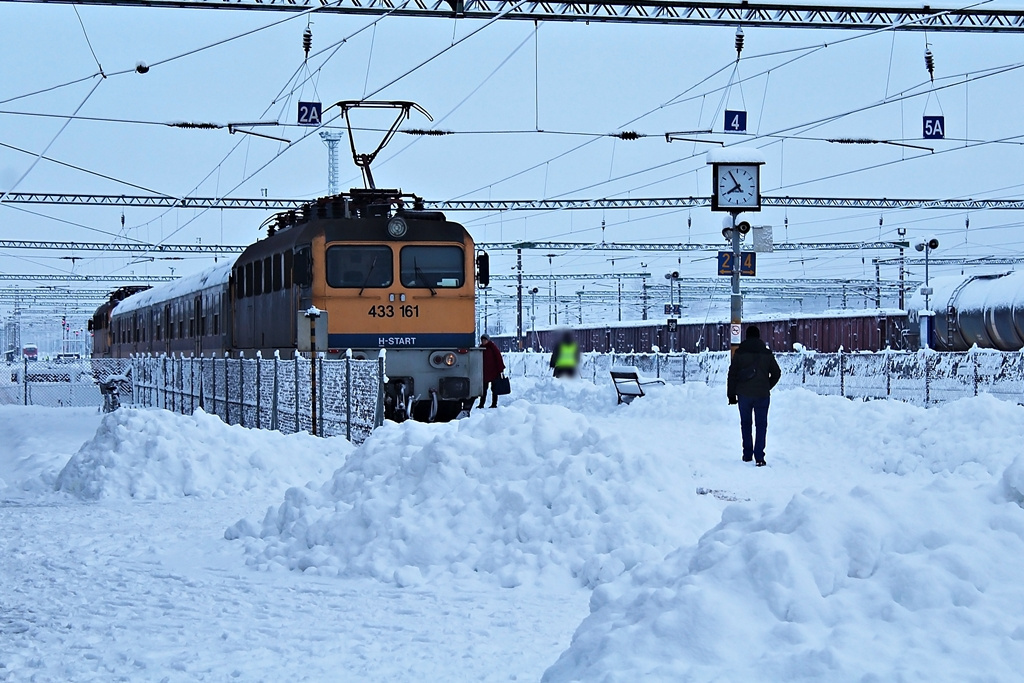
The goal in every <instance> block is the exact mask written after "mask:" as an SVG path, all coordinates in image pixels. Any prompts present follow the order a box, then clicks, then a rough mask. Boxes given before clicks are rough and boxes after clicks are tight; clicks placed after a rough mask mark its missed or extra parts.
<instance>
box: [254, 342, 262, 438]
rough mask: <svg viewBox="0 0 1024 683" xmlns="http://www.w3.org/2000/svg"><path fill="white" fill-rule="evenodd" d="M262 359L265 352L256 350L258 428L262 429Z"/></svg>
mask: <svg viewBox="0 0 1024 683" xmlns="http://www.w3.org/2000/svg"><path fill="white" fill-rule="evenodd" d="M262 361H263V354H262V353H261V352H259V351H257V352H256V429H262V428H263V419H262V416H261V415H260V408H261V407H262V405H261V403H262V401H260V393H261V392H260V389H261V387H262V385H261V384H260V379H262V378H261V375H262V373H261V372H260V366H261V365H263V363H262Z"/></svg>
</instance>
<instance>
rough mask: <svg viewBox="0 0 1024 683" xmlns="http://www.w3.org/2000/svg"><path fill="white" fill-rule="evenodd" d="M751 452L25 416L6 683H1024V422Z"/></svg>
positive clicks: (667, 437)
mask: <svg viewBox="0 0 1024 683" xmlns="http://www.w3.org/2000/svg"><path fill="white" fill-rule="evenodd" d="M62 417H63V419H62ZM44 423H45V424H46V427H45V429H44V428H42V427H36V428H32V427H29V426H26V425H31V424H37V425H38V424H44ZM737 423H738V420H737V415H736V409H735V408H734V407H731V406H728V405H727V404H726V400H725V396H724V392H723V391H722V390H721V388H708V387H706V386H704V385H699V384H690V385H685V386H668V387H653V388H651V391H650V394H649V395H648V396H646V397H643V398H641V399H637V400H636V401H634V402H633V404H632V405H628V406H625V405H624V406H617V405H616V404H615V394H614V390H613V389H612V387H611V386H610V384H602V385H600V386H595V385H593V384H590V383H587V382H583V381H576V382H567V381H554V380H551V379H547V378H545V379H524V378H517V379H515V380H514V381H513V395H512V396H511V397H509V398H507V399H502V407H500V408H498V409H497V410H474V411H473V414H472V416H470V417H469V418H468V419H466V420H462V421H459V422H455V423H452V424H447V425H422V424H414V423H406V424H402V425H394V424H389V425H386V426H385V427H384V428H382V429H380V430H378V431H377V432H375V433H374V434H373V435H372V437H371V438H370V439H369V440H368V441H367V442H366V443H365V444H363V445H362V446H360V447H359V448H352V447H351V446H349V445H348V444H347V443H345V442H343V441H341V440H320V439H314V438H312V437H308V436H304V435H291V436H282V435H280V434H276V433H272V432H258V431H254V430H246V429H243V428H240V427H228V426H226V425H223V424H222V423H220V422H219V421H218V420H216V418H213V417H210V416H207V415H204V414H202V413H198V414H196V415H194V416H192V417H182V416H176V415H172V414H169V413H165V412H161V411H157V410H130V409H128V410H122V411H120V412H119V413H116V414H114V415H110V416H105V417H102V421H101V417H100V416H99V415H96V414H91V415H87V414H84V413H83V414H79V413H75V412H74V411H54V410H48V411H45V412H44V409H14V408H9V409H3V410H0V430H3V432H4V434H3V436H4V440H3V442H2V443H3V446H2V447H0V477H2V478H5V480H6V482H7V488H3V487H0V524H2V525H3V526H4V529H5V533H4V534H3V535H0V634H3V637H0V679H3V678H4V676H5V675H8V674H11V675H13V677H14V679H15V680H20V679H21V678H32V677H33V676H35V677H37V678H42V679H74V680H108V679H110V678H117V677H123V678H128V679H131V678H133V677H136V678H138V677H141V678H147V679H148V678H155V679H158V680H159V679H162V678H164V677H165V676H166V677H168V678H169V680H197V679H208V680H226V679H228V678H235V679H241V680H260V679H268V678H284V677H291V678H307V679H318V680H322V679H327V678H331V677H332V675H334V676H336V675H338V672H347V673H349V674H351V676H352V677H353V678H358V679H359V680H372V681H405V680H493V681H497V680H509V679H510V678H513V677H514V678H518V679H519V680H537V679H539V678H540V677H541V676H542V675H543V676H544V678H545V679H546V680H548V681H551V682H554V681H571V680H584V681H590V680H598V681H636V680H663V681H678V680H688V681H747V680H772V681H776V680H817V681H889V680H905V681H910V680H929V681H935V680H956V681H960V680H993V681H1005V680H1014V679H1017V678H1019V677H1020V674H1019V666H1020V664H1019V663H1020V662H1021V661H1024V620H1022V618H1021V616H1020V615H1021V614H1024V582H1021V581H1020V578H1019V568H1020V567H1021V566H1022V565H1024V507H1022V506H1024V456H1021V455H1019V453H1020V451H1021V444H1022V443H1024V409H1022V408H1021V407H1020V406H1017V405H1013V404H1011V403H1007V402H1004V401H999V400H996V399H993V398H991V397H987V396H981V397H978V398H970V399H965V400H962V401H958V402H954V403H949V404H944V405H940V406H935V407H932V408H929V409H923V408H919V407H915V406H911V405H907V404H902V403H897V402H889V401H874V402H859V401H849V400H846V399H843V398H840V397H834V396H831V397H830V396H817V395H815V394H812V393H810V392H807V391H804V390H787V391H779V392H776V395H775V396H773V398H772V408H771V425H770V427H769V434H768V449H767V458H768V465H769V466H768V467H766V468H756V469H755V468H754V467H753V466H751V465H749V464H746V463H742V462H740V458H739V433H738V432H739V430H738V424H737ZM96 425H99V428H98V429H97V428H96ZM93 432H94V433H93ZM90 433H92V436H91V438H90ZM81 441H87V443H86V444H85V445H84V446H82V447H81V448H80V449H78V452H77V454H75V455H74V456H73V457H72V456H71V454H72V453H74V451H75V449H76V448H78V447H77V444H79V443H81ZM60 449H64V452H65V455H64V456H63V459H64V460H65V461H67V464H66V466H65V467H64V470H63V471H62V472H61V474H60V476H59V487H60V488H61V490H62V491H64V492H69V493H71V494H73V495H68V493H61V492H58V493H54V492H53V491H52V485H53V484H54V483H57V482H58V477H57V472H58V470H59V465H56V463H57V461H58V460H59V459H60V458H61V456H60V455H59V450H60ZM69 458H70V460H68V459H69ZM47 482H49V483H50V485H51V489H50V490H49V491H48V492H47V491H43V490H42V488H43V486H44V485H46V484H47ZM15 494H16V495H17V497H18V498H19V500H12V497H13V496H15ZM33 500H34V501H36V502H35V503H33ZM153 501H156V504H153ZM140 502H145V503H146V504H140ZM268 506H269V509H268ZM264 510H266V511H267V512H266V513H264V514H262V515H261V511H264ZM243 515H244V518H243V519H242V520H239V517H241V516H243ZM225 537H227V538H228V539H232V540H230V541H225V540H224V539H225ZM246 565H249V567H251V568H255V569H259V570H278V571H252V570H251V569H247V568H246ZM288 569H291V570H294V571H287V570H288ZM588 597H589V601H590V610H589V611H590V614H589V616H587V615H586V610H585V604H586V599H587V598H588ZM581 620H582V623H581ZM574 629H575V635H571V633H572V631H573V630H574ZM183 634H184V635H183ZM341 634H343V635H341ZM545 670H546V673H544V672H545Z"/></svg>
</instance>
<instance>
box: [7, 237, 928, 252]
mask: <svg viewBox="0 0 1024 683" xmlns="http://www.w3.org/2000/svg"><path fill="white" fill-rule="evenodd" d="M476 246H477V247H479V248H481V249H490V250H492V251H512V250H515V249H542V250H547V251H659V252H684V251H694V252H717V251H721V250H722V249H723V248H724V246H723V245H722V244H716V243H712V244H691V243H664V242H478V243H477V245H476ZM909 247H910V243H909V242H885V241H881V242H779V243H776V244H775V245H774V247H773V248H774V250H775V251H875V250H886V249H900V248H903V249H907V248H909ZM2 249H29V250H41V251H73V252H113V253H121V254H239V253H241V252H242V251H244V250H245V249H246V247H245V246H244V245H235V244H160V245H156V244H144V243H141V242H129V243H116V244H108V243H105V242H67V241H61V242H46V241H42V240H0V250H2Z"/></svg>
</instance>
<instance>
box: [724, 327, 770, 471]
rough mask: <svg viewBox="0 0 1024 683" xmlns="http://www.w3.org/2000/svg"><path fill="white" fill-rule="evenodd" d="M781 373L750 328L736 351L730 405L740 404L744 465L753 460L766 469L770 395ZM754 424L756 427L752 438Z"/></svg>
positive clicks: (732, 365) (759, 336) (754, 331)
mask: <svg viewBox="0 0 1024 683" xmlns="http://www.w3.org/2000/svg"><path fill="white" fill-rule="evenodd" d="M781 377H782V370H780V369H779V364H778V363H777V362H776V361H775V356H774V355H772V352H771V349H769V348H768V346H767V345H765V343H764V342H763V341H761V330H759V329H757V327H755V326H754V325H751V326H750V327H748V328H747V336H746V339H744V340H743V343H742V344H740V345H739V347H737V349H736V352H735V353H734V354H733V356H732V363H731V364H730V365H729V382H728V389H727V390H728V394H729V405H735V404H737V403H738V404H739V407H740V430H741V431H742V433H743V462H750V461H751V460H754V461H755V462H756V463H757V466H758V467H763V466H764V464H765V462H764V443H765V435H766V433H767V431H768V405H769V404H770V403H771V391H772V389H773V388H775V385H776V384H778V383H779V379H781ZM752 423H756V425H757V434H756V436H753V435H751V426H752Z"/></svg>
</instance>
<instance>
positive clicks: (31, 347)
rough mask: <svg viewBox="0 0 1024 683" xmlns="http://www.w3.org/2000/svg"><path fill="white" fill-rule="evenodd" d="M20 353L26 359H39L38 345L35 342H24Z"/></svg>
mask: <svg viewBox="0 0 1024 683" xmlns="http://www.w3.org/2000/svg"><path fill="white" fill-rule="evenodd" d="M21 355H22V356H24V357H25V358H27V359H28V360H39V347H38V346H36V345H35V344H25V347H24V348H22V350H21Z"/></svg>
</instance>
